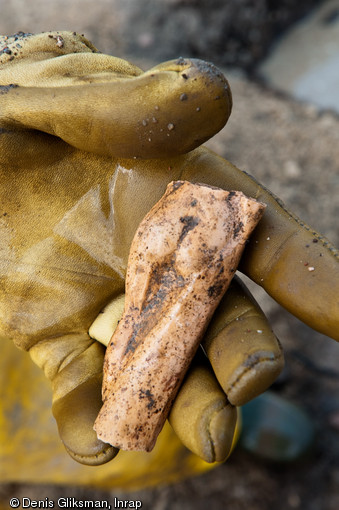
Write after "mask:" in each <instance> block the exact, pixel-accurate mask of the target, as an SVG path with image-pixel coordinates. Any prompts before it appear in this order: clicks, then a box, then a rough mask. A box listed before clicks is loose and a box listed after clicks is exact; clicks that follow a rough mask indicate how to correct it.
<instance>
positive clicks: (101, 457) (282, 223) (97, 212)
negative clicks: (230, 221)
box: [0, 32, 339, 465]
mask: <svg viewBox="0 0 339 510" xmlns="http://www.w3.org/2000/svg"><path fill="white" fill-rule="evenodd" d="M0 84H1V85H0V172H1V191H0V192H1V208H2V210H1V213H0V214H1V223H0V253H1V255H0V274H1V287H0V336H1V337H2V338H3V339H11V340H13V341H14V343H15V344H16V345H17V346H18V347H19V348H21V349H25V350H27V351H29V353H30V355H31V357H32V359H33V360H34V361H35V362H36V363H37V364H38V365H39V366H40V367H42V368H43V370H44V372H45V374H46V376H47V377H48V378H49V379H50V380H51V383H52V387H53V413H54V416H55V418H56V420H57V423H58V428H59V433H60V436H61V438H62V440H63V442H64V444H65V447H66V449H67V450H68V452H69V453H70V455H71V456H72V457H73V458H75V459H76V460H78V461H79V462H82V463H85V464H93V465H95V464H102V463H104V462H107V461H108V460H110V459H112V458H113V457H114V456H115V455H116V453H117V450H116V449H115V448H113V447H110V446H109V445H105V444H104V443H102V442H100V441H98V440H97V438H96V434H95V432H94V431H93V429H92V427H93V423H94V420H95V418H96V416H97V414H98V411H99V409H100V407H101V379H102V366H103V356H104V350H105V349H104V346H103V345H102V344H103V343H107V342H108V340H109V338H110V336H111V334H112V333H113V331H114V328H115V326H116V324H117V321H118V320H119V318H120V317H121V314H122V307H123V294H124V277H125V272H126V263H127V257H128V252H129V247H130V243H131V241H132V238H133V235H134V232H135V230H136V228H137V226H138V224H139V223H140V221H141V219H142V218H143V217H144V216H145V214H146V213H147V212H148V211H149V209H150V208H151V207H152V205H153V204H154V203H155V202H156V201H158V200H159V198H160V197H161V196H162V195H163V193H164V191H165V189H166V185H167V184H168V183H169V182H170V181H171V180H176V179H184V180H188V181H192V182H202V183H206V184H211V185H215V186H218V187H221V188H224V189H229V190H242V191H243V192H244V193H245V194H247V195H248V196H251V197H254V198H256V199H258V200H260V201H262V202H264V203H266V204H267V208H266V211H265V214H264V217H263V219H262V220H261V222H260V224H259V226H258V227H257V229H256V230H255V232H254V234H253V236H252V238H251V240H250V242H249V244H248V245H247V247H246V249H245V252H244V256H243V258H242V262H241V268H240V269H241V271H242V272H244V273H245V274H247V275H248V276H249V277H250V278H251V279H252V280H253V281H255V282H256V283H258V284H259V285H261V286H262V287H264V289H265V290H266V291H267V292H268V293H269V294H270V295H271V296H272V297H273V298H274V299H275V300H276V301H278V302H279V303H280V304H281V305H282V306H284V307H285V308H286V309H287V310H289V311H290V312H291V313H293V314H294V315H296V316H297V317H299V318H300V319H301V320H302V321H304V322H305V323H307V324H308V325H310V326H311V327H313V328H314V329H316V330H318V331H320V332H322V333H324V334H326V335H328V336H331V337H333V338H335V339H336V340H339V327H338V326H339V302H338V297H337V296H338V293H339V271H338V258H339V256H338V252H337V251H336V250H335V248H333V247H332V246H331V244H330V243H329V241H327V240H326V239H324V238H323V237H322V236H320V235H319V234H318V233H316V232H315V231H314V230H312V229H311V228H310V227H308V226H307V225H305V224H304V223H303V222H301V221H300V220H299V219H298V218H297V217H295V216H294V215H293V214H291V213H290V212H288V211H287V210H286V209H285V207H284V205H283V204H282V203H281V201H280V200H279V199H277V198H276V197H274V196H273V195H272V193H270V192H269V191H268V190H266V189H264V188H263V187H262V186H260V184H258V183H257V182H256V181H255V180H254V179H253V178H252V177H251V176H249V175H247V174H246V173H244V172H242V171H241V170H239V169H237V168H236V167H234V166H233V165H231V164H230V163H229V162H227V161H226V160H224V159H222V158H220V157H218V156H217V155H216V154H214V153H212V152H210V151H209V150H207V149H206V148H203V147H200V148H196V147H198V146H199V145H200V144H201V143H203V142H204V141H205V140H207V139H208V138H209V137H211V136H212V135H213V134H215V133H216V132H217V131H218V130H220V129H221V127H222V126H223V125H224V124H225V122H226V121H227V118H228V116H229V114H230V111H231V102H232V100H231V94H230V89H229V86H228V84H227V81H226V80H225V78H224V77H223V76H222V75H221V73H220V72H219V71H218V70H217V69H216V68H214V67H213V66H211V65H209V64H206V63H204V62H201V61H196V60H187V59H179V60H177V61H171V62H167V63H164V64H161V65H159V66H157V67H155V68H153V69H151V70H150V71H148V72H146V73H143V72H142V71H141V70H140V69H138V68H137V67H135V66H133V65H131V64H130V63H128V62H125V61H123V60H120V59H117V58H114V57H111V56H107V55H102V54H100V53H99V52H98V51H97V50H96V48H94V46H93V45H92V44H91V43H90V42H89V41H87V40H86V39H85V38H84V37H81V36H79V35H77V34H75V33H73V34H72V33H68V32H67V33H66V32H60V33H59V32H53V33H43V34H39V35H31V34H17V35H15V36H11V37H8V38H7V37H3V36H1V37H0ZM193 149H194V150H193ZM188 151H190V152H188ZM187 152H188V153H187ZM97 340H99V341H100V343H99V342H98V341H97ZM203 348H204V353H203V352H200V353H199V354H198V355H197V357H196V360H195V362H194V363H193V365H192V368H191V370H190V371H189V373H188V375H187V377H186V378H185V381H184V383H183V385H182V387H181V390H180V392H179V394H178V396H177V398H176V401H175V403H174V405H173V408H172V411H171V414H170V418H169V419H170V423H171V424H172V426H173V428H174V430H175V431H176V433H177V435H178V436H179V437H180V438H181V440H182V441H183V442H184V444H185V445H186V446H188V447H189V448H190V449H191V450H192V451H193V452H195V453H197V454H198V455H200V456H202V457H203V458H204V459H205V460H207V461H210V462H211V461H214V460H223V459H224V458H225V457H227V455H228V453H229V451H230V448H231V444H232V440H233V435H234V429H235V425H236V419H237V417H236V406H239V405H242V404H244V403H245V402H247V401H248V400H250V399H252V398H253V397H255V396H256V395H258V394H260V393H261V392H263V391H264V390H265V389H266V388H267V387H268V386H269V385H270V384H271V383H272V382H273V381H274V379H275V378H276V376H277V375H278V374H279V372H280V370H281V368H282V366H283V355H282V351H281V347H280V345H279V342H278V341H277V340H276V338H275V337H274V335H273V333H272V331H271V329H270V326H269V324H268V323H267V321H266V319H265V317H264V315H263V313H262V311H261V310H260V309H259V307H258V305H257V303H255V301H254V299H253V298H252V297H251V296H250V294H249V292H248V291H247V290H246V289H245V288H244V285H243V284H242V283H241V282H240V281H239V279H238V278H237V277H236V278H234V281H233V284H232V286H231V287H230V289H229V290H228V292H227V294H226V296H225V297H224V299H223V300H222V302H221V304H220V306H219V308H218V310H217V312H216V314H215V315H214V317H213V320H212V322H211V324H210V326H209V328H208V331H207V333H206V336H205V338H204V340H203ZM206 355H207V356H206ZM23 384H24V376H23ZM33 398H34V396H33Z"/></svg>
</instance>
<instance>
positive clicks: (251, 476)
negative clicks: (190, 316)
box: [0, 0, 339, 510]
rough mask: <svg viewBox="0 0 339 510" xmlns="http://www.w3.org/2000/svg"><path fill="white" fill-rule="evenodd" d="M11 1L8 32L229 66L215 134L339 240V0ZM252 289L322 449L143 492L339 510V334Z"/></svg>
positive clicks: (147, 504)
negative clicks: (228, 108)
mask: <svg viewBox="0 0 339 510" xmlns="http://www.w3.org/2000/svg"><path fill="white" fill-rule="evenodd" d="M0 6H1V10H0V33H2V34H8V35H9V34H12V33H15V32H17V31H19V30H22V31H25V32H40V31H48V30H72V31H77V32H80V33H84V34H85V35H86V36H87V37H88V38H89V39H90V40H92V42H93V43H94V44H95V45H96V46H97V47H98V48H99V49H100V50H101V51H103V52H106V53H110V54H114V55H116V56H120V57H125V58H127V59H129V60H132V61H133V62H135V63H137V64H139V65H140V66H141V67H144V68H146V67H148V66H152V65H153V64H155V63H158V62H160V61H162V60H166V59H171V58H176V57H178V56H185V57H186V56H187V57H188V56H193V57H200V58H203V59H205V60H209V61H212V62H214V63H216V64H217V65H219V66H220V67H221V68H222V70H223V71H224V72H225V74H226V75H227V76H228V78H229V81H230V84H231V88H232V91H233V96H234V110H233V113H232V116H231V119H230V121H229V123H228V124H227V126H226V127H225V128H224V129H223V131H222V132H221V133H219V134H218V135H217V136H216V137H215V138H214V139H213V140H212V141H210V142H209V143H208V144H209V146H210V147H212V148H213V149H215V150H216V151H217V152H218V153H219V154H221V155H222V156H225V157H226V158H227V159H229V160H230V161H232V162H233V163H235V164H236V165H237V166H239V167H240V168H242V169H244V170H246V171H248V172H250V173H251V174H253V175H254V176H255V177H256V178H257V179H258V180H260V181H261V182H262V183H263V184H265V185H266V186H267V187H269V188H270V189H271V190H272V191H273V192H274V193H275V194H277V195H279V196H280V197H281V198H282V199H283V200H284V202H285V203H286V204H287V206H288V207H290V208H292V209H293V210H294V212H296V213H297V214H298V215H299V216H300V217H302V218H303V219H304V221H306V222H307V223H309V224H311V225H312V226H313V227H314V228H316V229H317V230H319V231H321V232H322V233H323V234H324V235H326V236H327V237H328V238H329V239H330V240H331V241H332V242H333V243H334V244H336V245H339V229H338V217H339V129H338V128H339V120H338V115H339V113H338V112H339V106H338V101H339V99H338V98H339V85H338V83H339V77H338V69H339V63H338V55H339V34H338V31H339V2H338V1H334V0H331V1H326V2H321V1H316V0H306V1H300V2H293V1H292V0H282V1H278V0H276V1H274V0H258V1H254V0H253V1H249V0H233V1H232V0H230V1H222V0H210V1H208V2H207V1H203V0H144V1H137V0H96V1H95V2H93V0H74V1H70V0H31V1H30V2H26V1H25V0H6V1H5V0H0ZM252 290H253V292H254V293H255V295H256V297H257V298H258V300H259V301H260V304H261V306H262V307H263V308H264V310H265V311H266V312H267V315H268V316H269V318H270V321H271V324H272V327H273V330H274V331H275V333H276V334H277V336H278V337H279V338H280V340H281V342H282V344H283V346H284V349H285V353H286V370H285V372H284V376H283V378H282V379H281V383H280V384H279V385H278V386H276V388H275V391H278V392H279V393H280V394H281V395H284V396H286V397H288V398H289V399H290V401H292V402H294V403H296V404H297V405H299V406H300V407H301V408H303V409H304V410H305V411H306V412H307V413H308V414H309V416H311V417H312V419H313V421H314V424H315V426H316V430H317V434H316V441H315V444H314V448H313V451H312V452H311V454H310V455H309V456H308V457H307V458H306V459H303V460H300V461H299V462H298V463H294V464H291V465H279V464H274V463H268V462H264V461H262V460H260V459H259V458H257V457H255V456H254V455H252V454H250V453H248V452H246V451H244V450H243V449H242V448H240V447H239V448H238V449H237V450H236V451H235V452H234V454H233V456H232V457H231V459H230V460H229V461H228V462H227V463H226V464H224V465H222V466H220V467H218V468H217V469H215V470H214V471H211V472H210V473H208V474H206V475H203V476H200V477H198V478H195V479H191V480H186V481H183V482H181V483H180V484H177V485H175V486H170V487H159V488H157V489H155V490H152V491H141V492H138V493H137V494H135V495H133V498H135V499H141V500H142V502H143V508H147V509H155V510H176V509H179V508H180V509H181V508H183V509H195V510H200V509H205V508H206V507H208V508H209V509H210V510H219V509H224V508H229V509H232V510H245V509H246V510H269V509H270V510H271V509H272V508H274V509H275V510H288V509H293V508H300V509H302V510H337V509H338V508H339V441H338V438H339V392H338V390H339V369H338V361H339V346H338V345H337V344H335V343H334V342H333V341H331V340H330V339H328V338H326V337H323V336H322V335H320V334H318V333H316V332H315V331H313V330H310V329H309V328H308V327H307V326H305V325H303V324H302V323H300V322H299V321H298V320H297V319H295V318H294V317H292V316H291V315H290V314H288V313H287V312H285V311H284V310H282V309H281V307H279V306H278V305H277V304H276V303H275V302H273V301H272V300H271V299H270V298H269V297H267V296H265V295H264V294H263V293H262V292H261V291H260V289H259V290H258V289H252ZM51 490H52V489H51V488H50V487H41V486H39V487H38V488H37V487H30V486H23V485H20V486H18V485H16V484H15V483H13V484H10V485H9V484H3V485H0V499H2V500H3V501H8V500H9V498H10V497H11V495H14V494H15V495H16V496H17V497H20V495H21V496H27V497H31V498H35V499H43V498H44V497H46V496H48V497H51ZM53 490H54V491H55V492H54V493H55V495H56V497H61V496H62V497H65V496H67V497H71V496H76V497H78V498H80V499H81V498H88V499H107V498H109V497H114V495H116V494H117V492H116V491H112V493H110V494H108V495H107V493H104V492H101V491H97V490H95V491H93V490H91V489H87V488H86V489H82V488H81V489H79V488H67V489H65V488H54V489H53ZM127 497H128V496H126V498H127Z"/></svg>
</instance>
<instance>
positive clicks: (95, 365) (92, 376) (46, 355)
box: [30, 334, 118, 465]
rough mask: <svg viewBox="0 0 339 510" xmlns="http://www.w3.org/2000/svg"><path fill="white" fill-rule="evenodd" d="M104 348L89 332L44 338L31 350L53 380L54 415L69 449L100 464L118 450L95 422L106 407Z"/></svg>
mask: <svg viewBox="0 0 339 510" xmlns="http://www.w3.org/2000/svg"><path fill="white" fill-rule="evenodd" d="M104 350H105V349H104V347H103V346H102V345H100V344H98V342H94V343H93V341H92V340H91V339H89V337H88V336H87V335H86V334H74V335H65V336H64V337H60V338H57V339H55V338H53V339H52V340H45V341H41V342H39V343H38V344H36V345H35V346H34V347H32V348H31V349H30V354H31V357H32V359H33V361H34V362H36V363H37V364H38V365H39V366H40V367H42V368H43V369H44V372H45V375H46V376H47V377H48V378H49V379H50V380H51V381H52V388H53V406H52V410H53V415H54V417H55V419H56V422H57V425H58V430H59V434H60V437H61V440H62V441H63V443H64V445H65V448H66V450H67V451H68V453H69V454H70V456H71V457H72V458H74V459H75V460H76V461H78V462H80V463H82V464H87V465H100V464H104V463H105V462H108V461H109V460H111V459H112V458H113V457H115V455H116V454H117V453H118V450H117V449H116V448H113V447H112V446H110V445H107V444H105V443H103V442H102V441H100V440H98V438H97V435H96V433H95V431H94V430H93V425H94V421H95V419H96V417H97V414H98V412H99V410H100V408H101V406H102V400H101V384H102V366H103V358H104Z"/></svg>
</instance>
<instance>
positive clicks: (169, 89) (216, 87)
mask: <svg viewBox="0 0 339 510" xmlns="http://www.w3.org/2000/svg"><path fill="white" fill-rule="evenodd" d="M66 35H67V33H64V34H63V36H61V35H60V34H59V35H57V33H53V32H52V33H46V34H40V35H39V36H38V37H37V36H31V37H28V38H27V37H26V38H25V41H27V40H28V41H29V44H30V50H31V53H30V58H29V59H28V58H26V60H25V59H22V58H21V59H20V58H19V61H18V64H16V57H14V55H13V57H14V58H13V60H12V61H7V63H5V65H4V69H2V70H1V69H0V83H2V84H3V87H2V94H1V95H0V123H1V125H3V126H4V127H5V128H7V129H10V128H13V126H15V127H18V126H20V127H24V128H29V129H35V130H39V131H43V132H45V133H49V134H52V135H56V136H58V137H60V138H61V139H63V140H64V141H65V142H67V143H69V144H70V145H72V146H73V147H76V148H78V149H81V150H85V151H87V152H88V151H89V152H93V153H95V154H100V155H104V156H119V157H125V158H134V157H142V158H164V157H167V156H171V157H172V156H175V155H177V154H182V153H185V152H188V151H190V150H192V149H193V148H195V147H197V146H198V145H200V144H201V143H202V142H204V141H205V140H207V139H209V138H210V137H211V136H213V135H214V134H215V133H217V132H218V131H219V130H220V129H221V128H222V127H223V126H224V125H225V123H226V122H227V120H228V117H229V115H230V112H231V107H232V98H231V93H230V88H229V85H228V82H227V80H226V78H225V77H224V76H223V75H222V73H221V72H220V71H219V70H218V69H217V68H215V67H214V66H213V65H212V64H207V63H206V62H202V61H200V60H196V59H193V60H189V59H178V60H176V61H174V60H173V61H170V62H167V63H164V64H161V65H159V66H156V67H154V68H153V69H151V70H149V71H147V72H145V73H141V71H140V70H139V69H138V68H136V67H134V66H131V65H130V64H128V63H125V64H123V63H122V61H121V60H120V59H115V58H114V57H109V56H105V55H100V54H98V53H96V52H95V51H96V50H91V51H94V53H92V54H91V53H88V50H89V49H90V48H88V46H86V45H85V44H84V43H83V42H82V41H80V42H79V41H78V40H76V42H77V44H79V45H80V50H79V51H85V52H84V53H74V54H69V55H62V56H59V58H54V59H53V58H49V59H48V60H46V61H43V60H41V53H43V51H46V54H47V56H49V57H50V56H51V55H50V52H51V48H50V46H51V44H54V45H55V41H54V42H52V43H51V41H52V40H53V38H56V39H57V38H58V37H62V39H63V42H64V44H65V41H67V44H68V42H69V41H68V39H69V38H71V36H70V35H69V34H68V36H67V37H66ZM34 38H37V39H36V48H35V46H34V44H33V42H34V40H35V39H34ZM32 41H33V42H32ZM53 48H54V49H55V46H54V47H53ZM83 48H85V49H83ZM36 53H37V59H40V60H39V62H37V63H36V62H34V60H35V55H36ZM53 56H57V55H56V54H53ZM11 66H12V67H11ZM74 69H75V71H74ZM140 73H141V74H140ZM13 84H15V86H14V85H13ZM136 105H137V108H136ZM211 119H213V122H211Z"/></svg>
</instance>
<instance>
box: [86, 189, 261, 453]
mask: <svg viewBox="0 0 339 510" xmlns="http://www.w3.org/2000/svg"><path fill="white" fill-rule="evenodd" d="M264 208H265V206H264V205H263V204H261V203H259V202H257V201H255V200H254V199H250V198H247V197H246V196H245V195H244V194H243V193H242V192H238V191H235V192H234V191H230V192H227V191H224V190H222V189H219V188H214V187H210V186H207V185H202V184H192V183H189V182H187V181H175V182H172V183H170V184H169V185H168V187H167V190H166V193H165V194H164V195H163V197H162V198H161V199H160V201H159V202H158V203H157V204H155V206H154V207H153V208H152V209H151V211H150V212H149V213H148V215H146V217H145V218H144V220H143V221H142V222H141V224H140V226H139V228H138V230H137V232H136V234H135V237H134V240H133V242H132V245H131V250H130V255H129V260H128V269H127V276H126V301H125V310H124V314H123V317H122V319H121V321H120V322H119V324H118V327H117V329H116V331H115V333H114V335H113V336H112V339H111V341H110V343H109V345H108V347H107V351H106V357H105V363H104V381H103V401H104V404H103V407H102V409H101V411H100V413H99V415H98V417H97V420H96V422H95V426H94V428H95V430H96V432H97V435H98V438H99V439H101V440H102V441H104V442H106V443H110V444H112V445H114V446H116V447H118V448H120V449H123V450H145V451H150V450H152V448H153V446H154V444H155V441H156V438H157V436H158V434H159V432H160V431H161V428H162V426H163V424H164V422H165V420H166V417H167V415H168V413H169V410H170V408H171V405H172V402H173V400H174V398H175V396H176V393H177V391H178V389H179V386H180V384H181V382H182V380H183V378H184V375H185V373H186V371H187V369H188V366H189V364H190V362H191V360H192V358H193V356H194V354H195V352H196V350H197V348H198V346H199V343H200V340H201V338H202V335H203V334H204V331H205V329H206V327H207V325H208V323H209V321H210V319H211V317H212V315H213V313H214V310H215V308H216V307H217V305H218V303H219V301H220V299H221V298H222V296H223V294H224V293H225V291H226V289H227V287H228V285H229V284H230V281H231V279H232V277H233V275H234V273H235V270H236V268H237V266H238V263H239V259H240V256H241V253H242V251H243V248H244V245H245V241H246V240H247V239H248V237H249V236H250V234H251V232H252V231H253V229H254V227H255V226H256V224H257V223H258V221H259V219H260V218H261V216H262V214H263V211H264Z"/></svg>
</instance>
